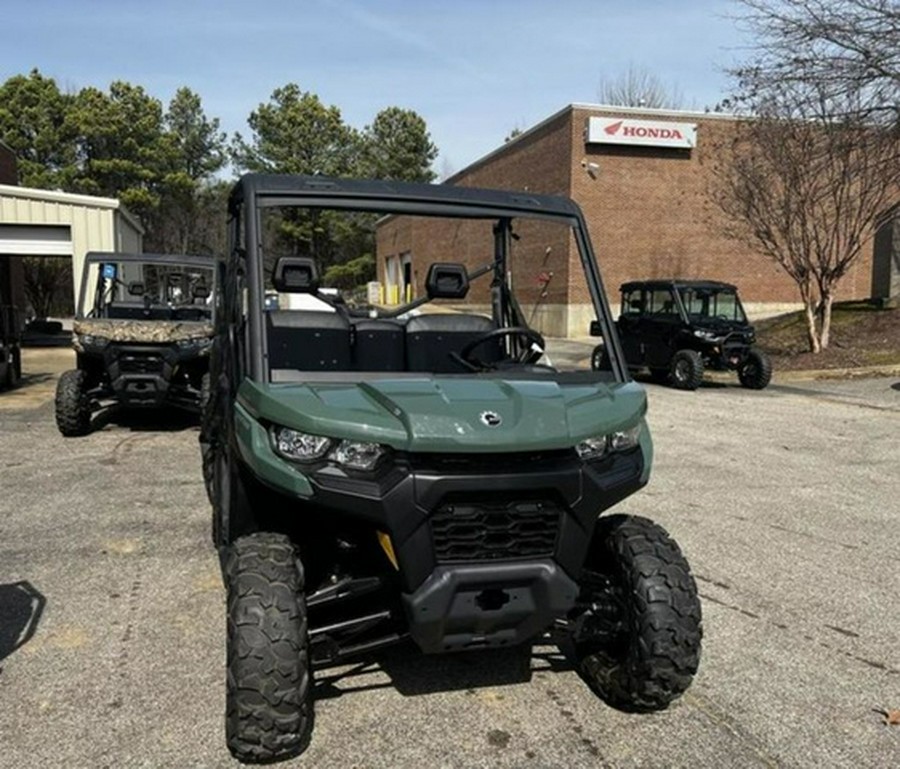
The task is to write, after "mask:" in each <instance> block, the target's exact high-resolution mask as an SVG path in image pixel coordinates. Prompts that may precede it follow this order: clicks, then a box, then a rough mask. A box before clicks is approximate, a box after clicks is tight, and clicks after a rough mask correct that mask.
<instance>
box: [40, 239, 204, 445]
mask: <svg viewBox="0 0 900 769" xmlns="http://www.w3.org/2000/svg"><path fill="white" fill-rule="evenodd" d="M214 264H215V262H214V259H213V258H212V257H201V256H168V255H167V256H163V255H156V254H118V253H99V252H94V253H89V254H88V255H87V256H86V257H85V263H84V274H83V277H82V281H81V295H80V297H79V300H78V308H77V312H76V317H75V323H74V345H75V351H76V353H77V361H78V366H77V368H75V369H73V370H71V371H66V372H65V373H63V375H62V376H61V377H60V379H59V383H58V385H57V389H56V424H57V426H58V427H59V430H60V432H61V433H62V434H63V435H67V436H74V435H85V434H86V433H88V432H89V431H90V429H91V418H92V416H93V414H94V413H95V412H96V411H97V410H98V409H101V408H104V407H106V406H110V405H114V404H115V405H119V406H123V407H127V408H147V407H161V406H175V407H178V408H182V409H188V410H193V411H199V410H200V402H201V397H202V393H203V391H204V389H205V387H208V383H209V380H208V370H209V350H210V346H211V344H212V331H213V327H212V289H213V284H214ZM204 383H205V384H204Z"/></svg>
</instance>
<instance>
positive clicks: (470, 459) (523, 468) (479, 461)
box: [397, 449, 575, 475]
mask: <svg viewBox="0 0 900 769" xmlns="http://www.w3.org/2000/svg"><path fill="white" fill-rule="evenodd" d="M397 458H398V459H405V460H406V461H407V462H409V465H410V467H411V468H412V469H413V470H415V471H419V472H426V473H428V472H435V473H443V474H447V473H452V474H454V475H459V474H470V473H473V474H481V473H483V472H484V471H485V468H486V467H489V468H490V469H491V472H492V473H501V472H502V473H509V472H512V473H521V474H526V473H533V472H536V471H538V470H542V469H546V468H550V467H558V466H559V465H560V463H566V462H571V461H572V460H573V459H574V458H575V452H574V450H572V449H557V450H552V451H549V450H548V451H528V452H523V451H511V452H502V453H459V454H453V453H441V454H437V453H434V454H432V453H427V452H417V453H415V454H402V453H399V452H398V454H397Z"/></svg>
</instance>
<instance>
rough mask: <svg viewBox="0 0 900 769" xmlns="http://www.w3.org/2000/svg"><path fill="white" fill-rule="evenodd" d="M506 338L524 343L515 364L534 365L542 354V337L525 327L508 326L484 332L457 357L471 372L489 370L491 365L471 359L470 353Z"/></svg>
mask: <svg viewBox="0 0 900 769" xmlns="http://www.w3.org/2000/svg"><path fill="white" fill-rule="evenodd" d="M507 336H516V337H520V338H521V339H522V340H524V341H525V342H526V344H525V345H524V349H523V350H522V351H521V352H520V353H519V356H518V358H516V360H515V362H516V363H521V364H526V365H527V364H530V363H535V362H536V361H537V360H538V359H539V358H540V357H541V356H542V355H543V354H544V348H545V346H546V343H545V342H544V337H542V336H541V335H540V334H539V333H538V332H537V331H535V330H534V329H531V328H526V327H525V326H509V327H508V328H495V329H492V330H491V331H487V332H485V333H484V334H482V335H481V336H479V337H478V338H477V339H473V340H472V341H471V342H469V343H468V344H467V345H466V346H465V347H463V348H462V350H460V351H459V357H460V359H461V360H462V361H463V363H465V364H466V365H468V366H470V367H471V368H472V370H473V371H477V370H478V369H479V368H481V369H490V368H491V366H492V365H493V364H491V363H487V362H485V361H482V360H479V359H478V358H477V357H472V351H473V350H474V349H475V348H477V347H480V346H481V345H483V344H487V343H488V342H491V341H493V340H494V339H503V338H504V337H507ZM535 345H536V346H537V347H539V348H540V350H535V349H534V346H535Z"/></svg>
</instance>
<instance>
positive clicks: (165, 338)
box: [72, 318, 213, 344]
mask: <svg viewBox="0 0 900 769" xmlns="http://www.w3.org/2000/svg"><path fill="white" fill-rule="evenodd" d="M72 331H73V332H74V333H75V334H90V335H91V336H100V337H104V338H106V339H109V340H110V341H113V342H151V343H156V344H159V343H166V342H177V341H178V340H179V339H194V338H196V337H211V336H212V334H213V327H212V324H211V323H208V322H204V321H199V322H198V321H176V320H106V319H94V318H91V319H84V320H76V321H75V323H74V324H73V326H72Z"/></svg>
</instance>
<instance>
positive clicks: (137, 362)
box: [119, 352, 165, 374]
mask: <svg viewBox="0 0 900 769" xmlns="http://www.w3.org/2000/svg"><path fill="white" fill-rule="evenodd" d="M164 367H165V361H164V360H163V357H162V355H160V354H159V353H158V352H146V353H143V352H127V353H123V354H122V355H120V356H119V371H120V372H121V373H122V374H162V373H163V368H164Z"/></svg>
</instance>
